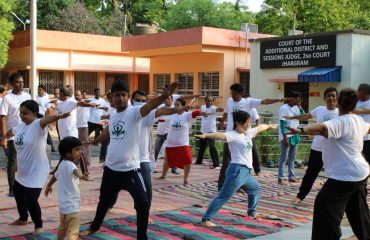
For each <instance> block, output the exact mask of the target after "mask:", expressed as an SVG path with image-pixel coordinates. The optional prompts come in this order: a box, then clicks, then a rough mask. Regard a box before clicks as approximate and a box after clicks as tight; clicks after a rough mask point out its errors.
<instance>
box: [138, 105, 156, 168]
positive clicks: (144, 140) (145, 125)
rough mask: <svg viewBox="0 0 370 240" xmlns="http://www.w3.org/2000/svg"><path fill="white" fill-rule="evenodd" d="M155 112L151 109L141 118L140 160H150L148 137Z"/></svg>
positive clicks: (149, 136)
mask: <svg viewBox="0 0 370 240" xmlns="http://www.w3.org/2000/svg"><path fill="white" fill-rule="evenodd" d="M155 112H156V110H152V111H151V112H150V113H149V114H148V115H147V116H145V117H144V118H143V119H142V120H141V126H140V140H139V141H140V148H139V151H140V162H150V138H151V137H152V136H151V130H152V128H153V124H154V122H155Z"/></svg>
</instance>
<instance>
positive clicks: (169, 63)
mask: <svg viewBox="0 0 370 240" xmlns="http://www.w3.org/2000/svg"><path fill="white" fill-rule="evenodd" d="M271 36H272V35H265V34H257V33H248V36H247V33H245V32H242V31H234V30H227V29H218V28H210V27H196V28H190V29H182V30H176V31H170V32H162V33H155V34H150V35H140V36H131V37H110V36H101V35H93V34H81V33H71V32H59V31H48V30H38V31H37V78H38V80H39V83H40V84H44V85H46V87H47V90H48V92H49V93H51V89H52V88H53V87H60V86H62V85H67V84H72V85H74V87H75V89H80V90H85V91H87V92H88V94H92V93H93V92H92V91H93V89H94V88H95V87H99V88H100V89H101V90H102V92H103V91H106V90H109V89H110V86H111V84H112V82H113V81H114V80H117V79H123V80H125V81H127V82H128V83H129V86H130V91H133V90H135V89H140V90H142V91H145V92H147V93H149V94H154V93H156V92H160V91H161V88H162V86H163V85H164V84H168V83H169V82H172V81H178V82H179V88H178V93H179V94H185V95H201V96H204V95H206V94H209V95H212V96H215V97H218V103H220V104H223V102H224V101H225V99H226V97H227V96H228V95H229V90H228V89H229V86H230V85H231V84H232V83H234V82H240V83H242V84H243V86H244V88H245V89H246V93H249V84H250V83H249V72H250V71H249V66H250V51H249V41H248V40H249V39H257V38H264V37H271ZM29 69H30V32H29V31H19V32H16V33H15V34H14V40H13V41H12V42H11V43H10V50H9V61H8V63H7V65H6V67H5V69H3V70H2V71H1V82H2V83H5V81H6V80H7V78H8V76H9V74H10V73H12V72H15V71H21V72H22V73H24V76H25V82H26V87H28V86H29Z"/></svg>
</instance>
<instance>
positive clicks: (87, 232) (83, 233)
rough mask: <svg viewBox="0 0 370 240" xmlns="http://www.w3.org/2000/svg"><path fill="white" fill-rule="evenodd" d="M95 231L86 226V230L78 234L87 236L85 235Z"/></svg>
mask: <svg viewBox="0 0 370 240" xmlns="http://www.w3.org/2000/svg"><path fill="white" fill-rule="evenodd" d="M95 232H96V231H94V230H92V229H90V228H88V229H87V230H85V231H82V232H80V236H87V235H90V234H93V233H95Z"/></svg>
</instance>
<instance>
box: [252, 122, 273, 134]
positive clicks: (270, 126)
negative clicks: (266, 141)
mask: <svg viewBox="0 0 370 240" xmlns="http://www.w3.org/2000/svg"><path fill="white" fill-rule="evenodd" d="M256 128H257V134H258V133H260V132H264V131H266V130H269V129H277V128H278V125H277V124H259V125H258V126H256Z"/></svg>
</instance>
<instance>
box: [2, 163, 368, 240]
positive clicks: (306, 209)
mask: <svg viewBox="0 0 370 240" xmlns="http://www.w3.org/2000/svg"><path fill="white" fill-rule="evenodd" d="M198 170H199V172H197V171H198ZM203 170H204V169H203ZM93 171H99V169H93ZM194 172H197V174H201V172H202V167H199V168H198V169H195V171H194ZM194 172H192V173H193V174H194ZM217 175H218V173H217ZM95 176H97V177H96V178H97V179H95V180H96V181H94V184H93V185H92V186H90V185H89V187H85V188H84V189H85V190H84V192H85V193H84V194H83V195H84V196H83V198H82V205H83V206H82V209H83V211H82V212H81V216H82V220H81V222H82V223H86V222H88V221H89V220H90V221H91V220H92V218H93V215H94V213H95V207H96V203H97V200H98V199H97V197H98V196H97V194H96V193H97V190H98V183H99V182H100V178H99V177H98V174H97V173H95ZM177 178H179V181H181V176H178V177H177ZM256 179H257V180H258V182H259V183H260V186H261V187H260V189H261V192H260V202H259V204H258V208H257V211H258V214H259V219H258V220H255V219H251V218H250V217H247V216H246V215H247V199H248V198H247V195H245V194H244V193H237V194H235V195H234V196H233V197H232V198H231V199H230V201H229V202H228V204H226V205H225V206H224V207H223V208H222V209H221V210H220V211H219V212H218V213H217V215H216V216H215V218H214V219H213V220H212V221H213V222H214V223H215V224H217V226H216V227H212V228H205V227H203V226H200V225H199V222H200V220H201V217H202V215H203V214H204V212H205V210H206V207H207V205H208V204H209V202H210V201H211V200H212V199H213V198H214V197H215V195H216V194H217V183H216V182H215V181H207V182H204V181H203V182H202V181H200V180H199V183H194V184H191V185H188V186H184V185H181V184H164V183H163V182H161V181H156V180H154V191H153V195H154V197H153V201H154V202H153V203H154V205H155V206H154V207H153V208H152V211H151V218H152V220H153V224H150V225H149V229H148V236H149V239H196V240H202V239H248V238H253V237H256V236H261V235H265V234H271V233H274V232H278V231H282V230H285V229H290V228H294V227H297V226H300V225H302V224H304V223H307V222H310V221H311V220H312V209H313V203H314V198H315V196H316V194H317V192H318V190H319V189H320V188H321V185H322V183H323V182H324V180H325V179H324V178H320V179H318V180H317V181H316V183H315V186H314V187H313V189H312V191H311V193H310V194H309V195H308V196H307V198H306V199H305V201H304V203H303V204H302V205H300V206H299V207H293V206H292V204H291V202H292V200H293V199H294V198H295V196H296V193H297V190H298V187H299V185H300V183H294V184H286V185H283V186H281V185H278V184H277V181H276V173H275V172H273V171H263V172H262V174H261V175H260V176H258V177H256ZM192 182H197V181H192ZM87 184H92V183H91V182H88V183H87ZM87 188H88V189H87ZM92 192H95V194H92ZM123 195H124V196H123V197H120V200H119V201H120V202H125V206H122V205H119V204H117V208H119V211H118V212H115V213H114V214H112V215H109V216H107V217H106V221H105V222H104V223H103V226H102V228H101V231H100V232H98V233H95V234H92V235H90V236H87V237H82V238H81V239H102V240H103V239H104V240H110V239H135V238H136V224H135V222H136V217H135V216H133V213H134V209H133V208H132V204H131V205H129V206H127V203H126V200H127V201H131V200H130V198H129V197H128V196H127V195H128V194H126V193H123ZM54 197H55V196H54ZM54 200H55V199H54ZM368 202H369V204H370V198H368ZM179 203H185V205H183V206H181V205H178V204H179ZM42 204H43V205H44V206H45V202H43V203H42ZM13 205H14V204H13ZM51 205H53V203H51V202H49V206H51ZM54 205H55V203H54ZM56 207H57V206H54V207H53V208H52V209H53V210H54V216H55V217H56V218H57V217H58V214H55V209H57V208H56ZM13 208H14V206H13ZM46 209H47V208H46ZM87 209H89V211H87ZM160 209H164V210H160ZM3 210H4V209H0V213H1V212H2V211H3ZM43 211H45V210H44V209H43ZM56 211H57V210H56ZM113 211H117V209H113ZM12 218H14V216H12ZM87 219H89V220H87ZM44 220H45V219H44ZM57 221H58V220H55V219H54V221H53V224H54V229H52V230H47V231H46V232H45V233H43V234H42V235H40V236H37V237H35V236H32V235H30V234H24V235H19V236H14V235H10V234H9V235H7V236H14V237H8V238H5V239H12V240H23V239H55V235H56V230H55V228H56V227H57V224H56V222H57ZM27 227H32V224H29V225H28V226H27ZM86 227H88V224H83V225H82V226H81V230H84V229H86ZM49 229H50V228H49ZM1 231H3V233H4V231H6V225H3V226H2V227H0V232H1ZM5 234H6V233H4V235H5Z"/></svg>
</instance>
